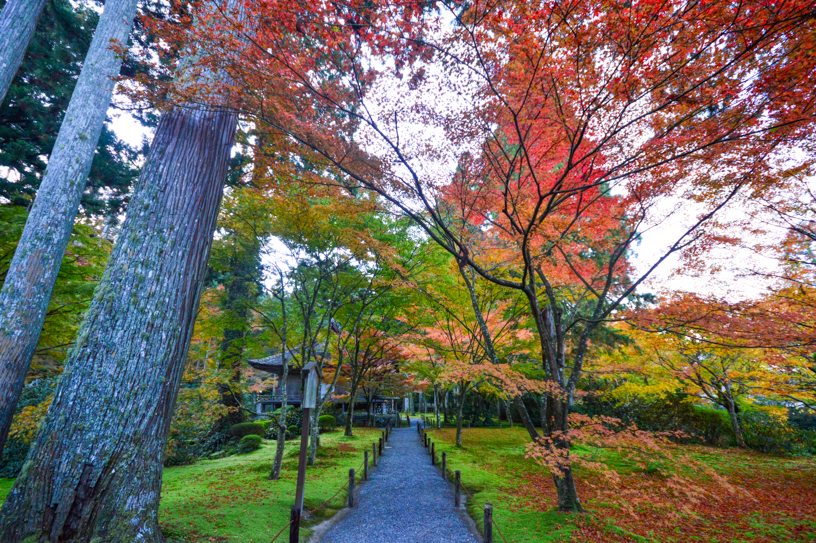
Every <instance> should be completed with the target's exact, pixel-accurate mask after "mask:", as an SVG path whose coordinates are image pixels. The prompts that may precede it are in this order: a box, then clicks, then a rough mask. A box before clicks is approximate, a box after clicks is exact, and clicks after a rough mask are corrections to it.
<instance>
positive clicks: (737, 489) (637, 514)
mask: <svg viewBox="0 0 816 543" xmlns="http://www.w3.org/2000/svg"><path fill="white" fill-rule="evenodd" d="M428 431H429V433H430V435H431V436H432V438H433V440H434V442H435V443H436V449H437V451H439V452H441V451H446V453H447V457H448V471H449V473H450V474H451V475H452V474H453V471H454V470H457V469H458V470H460V471H461V472H462V482H463V484H464V485H465V486H466V487H467V488H468V489H469V490H470V491H471V492H472V493H473V494H474V497H475V503H470V504H469V506H468V510H469V513H470V515H471V516H472V517H473V518H474V520H475V521H476V522H477V524H478V525H479V528H480V529H481V528H482V526H481V519H482V515H483V506H484V503H485V502H491V503H492V504H493V506H494V513H493V514H494V518H495V520H496V524H497V526H498V527H499V529H500V530H501V532H502V533H503V534H504V536H505V537H506V539H507V541H508V542H509V543H526V542H531V543H532V542H534V541H542V542H551V541H552V542H555V541H573V542H576V543H592V542H603V543H612V542H632V541H637V542H655V543H671V542H678V543H679V542H686V541H689V542H723V543H725V542H729V543H730V542H734V543H737V542H739V543H758V542H769V543H770V542H786V543H788V542H791V543H792V542H799V541H802V542H804V541H816V514H814V511H816V492H814V491H813V488H816V461H814V460H813V459H802V458H779V457H773V456H768V455H762V454H757V453H752V452H746V451H740V450H736V449H715V448H710V447H700V446H683V447H678V452H681V453H684V454H688V455H691V456H692V457H693V458H695V459H696V460H698V461H700V462H701V463H703V464H705V465H707V466H708V467H710V468H712V469H713V470H714V471H716V472H718V473H719V474H721V475H723V476H725V477H726V478H727V480H728V482H729V483H730V484H731V485H733V489H734V490H733V492H728V491H726V490H725V489H723V488H722V487H721V486H719V485H718V484H716V483H715V482H714V481H712V480H711V478H710V477H707V476H705V475H703V474H702V473H700V474H693V473H692V474H689V473H688V472H687V471H686V470H684V474H685V475H686V476H691V478H692V479H693V484H694V485H695V488H697V487H699V489H700V491H701V494H700V499H699V500H698V501H696V502H695V503H688V502H683V503H678V504H677V507H678V509H674V510H673V511H671V512H670V513H671V514H670V515H667V510H666V508H665V506H663V507H657V506H648V507H640V508H637V510H635V511H627V510H626V507H625V506H624V507H622V505H625V502H623V501H622V500H618V501H617V502H615V503H610V502H613V501H614V500H610V499H609V498H608V497H609V496H610V491H612V492H611V494H617V495H618V496H628V495H631V494H632V493H649V492H653V491H655V489H657V488H659V485H663V484H664V482H663V480H662V479H661V478H660V477H658V476H656V475H654V474H652V473H649V471H648V470H647V471H643V470H642V469H639V468H637V467H636V466H635V465H634V464H632V463H631V462H629V461H627V460H625V459H623V458H621V457H619V456H618V455H617V454H616V453H615V452H610V451H601V452H598V451H595V450H592V449H588V448H585V447H581V446H577V447H575V450H574V452H575V453H577V454H578V455H582V456H583V455H603V456H604V457H605V458H604V459H605V460H606V461H607V464H608V465H610V466H611V467H612V468H613V469H615V470H616V472H617V473H618V475H619V476H620V479H619V480H618V481H617V482H616V483H614V485H615V486H614V488H612V486H611V485H613V483H612V482H611V481H610V480H608V479H606V478H603V477H602V476H600V475H598V474H596V473H593V472H589V471H587V470H585V469H582V468H581V467H580V466H577V467H576V469H575V477H576V482H577V486H578V494H579V496H580V497H581V499H582V501H583V503H584V505H585V506H586V507H587V509H588V510H589V513H587V514H582V515H566V514H562V513H558V512H556V511H555V508H556V505H557V501H556V494H555V489H554V487H553V483H552V478H551V476H550V474H549V473H548V472H547V471H545V470H543V469H542V468H540V467H538V466H537V465H536V464H535V463H534V462H533V461H531V460H528V459H526V458H525V445H526V444H527V443H528V441H529V438H528V437H527V434H526V432H525V431H524V430H523V429H520V428H514V429H507V428H505V429H488V428H474V429H465V430H464V440H463V441H464V447H463V448H461V449H456V448H455V447H454V446H453V443H454V440H455V430H452V429H442V430H428ZM707 496H708V497H707ZM680 509H685V510H680ZM497 540H498V541H501V538H497Z"/></svg>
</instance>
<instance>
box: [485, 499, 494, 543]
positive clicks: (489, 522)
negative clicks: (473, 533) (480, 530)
mask: <svg viewBox="0 0 816 543" xmlns="http://www.w3.org/2000/svg"><path fill="white" fill-rule="evenodd" d="M484 543H493V505H492V504H490V503H486V504H485V511H484Z"/></svg>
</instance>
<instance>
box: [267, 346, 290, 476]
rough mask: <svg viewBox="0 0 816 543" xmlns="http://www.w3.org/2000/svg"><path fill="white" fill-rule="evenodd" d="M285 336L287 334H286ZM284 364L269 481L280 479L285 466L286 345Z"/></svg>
mask: <svg viewBox="0 0 816 543" xmlns="http://www.w3.org/2000/svg"><path fill="white" fill-rule="evenodd" d="M284 334H285V332H284ZM281 361H282V363H283V373H282V375H281V385H280V386H279V387H278V390H279V394H281V397H282V400H281V414H280V418H279V419H278V439H277V442H276V443H275V460H274V461H273V462H272V471H271V472H270V473H269V480H271V481H275V480H277V479H280V474H281V466H282V465H283V450H284V447H286V430H288V428H287V427H286V409H287V408H288V407H289V402H288V399H289V396H288V394H289V391H288V390H287V386H286V383H287V381H288V380H289V362H288V361H287V360H286V345H285V344H284V347H283V355H282V356H281Z"/></svg>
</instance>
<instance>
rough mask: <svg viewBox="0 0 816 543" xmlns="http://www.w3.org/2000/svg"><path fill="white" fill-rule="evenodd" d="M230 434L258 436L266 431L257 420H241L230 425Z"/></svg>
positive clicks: (235, 435)
mask: <svg viewBox="0 0 816 543" xmlns="http://www.w3.org/2000/svg"><path fill="white" fill-rule="evenodd" d="M229 431H230V434H231V435H232V436H233V437H237V438H239V439H240V438H243V437H244V436H249V435H256V436H258V437H259V438H261V437H263V436H264V434H265V433H266V430H265V429H264V427H263V425H262V424H260V423H257V422H241V423H238V424H233V425H232V426H230V429H229Z"/></svg>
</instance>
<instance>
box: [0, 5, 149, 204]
mask: <svg viewBox="0 0 816 543" xmlns="http://www.w3.org/2000/svg"><path fill="white" fill-rule="evenodd" d="M2 3H3V1H2V0H0V4H2ZM98 21H99V14H98V13H97V12H96V11H95V10H93V9H91V8H90V7H89V6H88V5H83V4H78V5H77V6H76V7H73V6H72V5H71V3H70V2H69V0H49V1H48V2H47V3H46V6H45V11H44V16H43V17H42V18H41V20H40V24H39V26H38V27H37V32H36V33H35V34H34V38H33V39H32V40H31V44H30V46H29V48H28V51H27V53H26V55H25V59H24V60H23V63H22V65H21V66H20V69H19V70H18V72H17V76H16V77H15V78H14V81H13V84H12V86H11V88H10V89H9V92H8V95H7V96H6V99H5V100H4V101H3V102H2V104H1V105H0V198H5V199H7V200H8V201H9V203H11V204H14V205H20V206H25V207H28V206H30V204H31V201H32V200H33V199H34V196H35V195H36V193H37V190H38V189H39V186H40V181H41V180H42V176H43V174H44V173H45V168H46V164H47V162H46V157H48V156H49V155H50V153H51V149H52V148H53V147H54V141H55V140H56V138H57V134H58V133H59V129H60V124H61V123H62V119H63V117H64V116H65V111H66V109H67V108H68V102H69V101H70V99H71V93H72V92H73V89H74V86H75V84H76V82H77V78H78V77H79V72H80V70H81V68H82V61H83V59H84V58H85V55H86V53H87V52H88V47H89V46H90V43H91V38H92V37H93V32H94V29H95V28H96V25H97V22H98ZM143 152H144V151H143V150H141V149H133V148H131V147H130V146H128V145H127V144H125V143H124V142H122V141H121V140H119V139H118V138H117V137H116V135H115V134H114V133H113V132H112V131H111V130H110V128H108V127H107V126H105V127H104V128H103V129H102V133H101V136H100V138H99V145H98V146H97V148H96V152H95V156H94V160H93V165H92V166H91V171H90V174H89V175H88V183H87V185H86V187H85V192H84V194H83V196H82V201H81V208H80V212H81V213H82V214H83V215H85V216H96V215H106V216H109V217H111V218H113V219H114V220H115V217H116V215H117V214H119V213H121V212H123V211H124V204H125V199H126V196H127V194H128V191H129V189H130V186H131V184H132V183H133V181H134V180H135V178H136V176H137V175H138V169H137V168H136V167H134V163H137V162H138V159H139V158H140V155H141V154H142V153H143Z"/></svg>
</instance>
